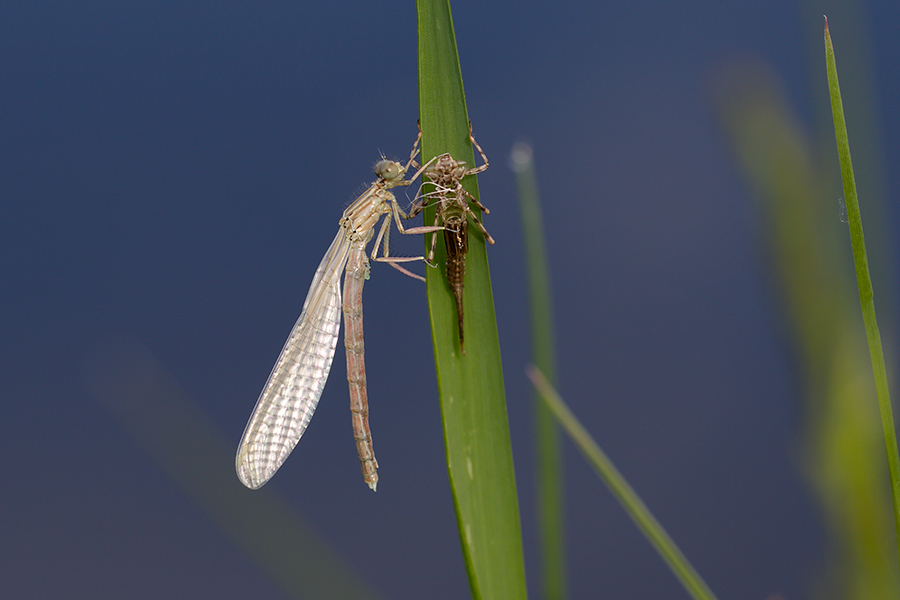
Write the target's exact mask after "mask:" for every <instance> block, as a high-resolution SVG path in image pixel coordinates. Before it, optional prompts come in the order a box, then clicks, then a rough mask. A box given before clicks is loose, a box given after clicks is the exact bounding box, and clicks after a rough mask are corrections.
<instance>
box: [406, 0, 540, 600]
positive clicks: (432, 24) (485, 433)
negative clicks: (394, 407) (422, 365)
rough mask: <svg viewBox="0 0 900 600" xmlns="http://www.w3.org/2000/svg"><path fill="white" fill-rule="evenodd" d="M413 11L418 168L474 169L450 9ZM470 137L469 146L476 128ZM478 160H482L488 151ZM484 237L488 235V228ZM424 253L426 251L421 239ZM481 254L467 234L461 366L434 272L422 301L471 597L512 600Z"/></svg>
mask: <svg viewBox="0 0 900 600" xmlns="http://www.w3.org/2000/svg"><path fill="white" fill-rule="evenodd" d="M416 9H417V22H418V54H419V56H418V58H419V118H420V122H421V126H422V131H423V134H424V137H423V138H422V155H421V158H422V160H423V161H426V160H428V159H430V158H431V157H433V156H435V155H437V154H440V153H443V152H450V153H451V154H452V155H453V157H454V158H456V159H457V160H464V161H466V162H467V163H468V164H470V165H472V164H475V163H474V155H473V151H472V147H471V144H470V143H469V139H468V135H469V124H468V121H469V119H468V117H467V114H466V102H465V94H464V92H463V84H462V75H461V71H460V67H459V57H458V55H457V52H456V38H455V36H454V33H453V20H452V17H451V14H450V5H449V3H448V2H447V1H446V0H443V1H440V0H418V2H417V3H416ZM475 134H476V137H477V135H478V127H477V124H476V127H475ZM482 145H483V146H484V145H485V144H484V143H482ZM488 146H489V145H488ZM486 151H487V152H488V153H490V147H488V148H487V149H486ZM465 186H466V189H467V190H468V191H469V192H470V193H471V194H472V195H473V196H475V197H476V198H477V197H478V186H477V182H476V180H475V177H467V178H466V179H465ZM488 205H490V200H488ZM497 212H498V213H499V212H502V211H500V210H498V211H497ZM433 220H434V210H433V209H431V210H426V212H425V223H426V224H431V223H432V222H433ZM487 227H488V229H490V225H489V224H488V225H487ZM438 241H439V242H440V241H441V240H438ZM425 243H426V248H427V247H428V246H427V244H430V236H426V242H425ZM501 243H502V242H501ZM437 246H438V252H437V254H436V257H435V260H436V262H437V263H438V264H439V265H443V264H444V257H445V251H444V248H443V243H438V244H437ZM484 246H485V243H484V239H483V238H482V236H481V234H480V233H479V232H478V231H477V228H475V227H471V226H470V227H469V254H468V256H467V258H466V282H465V291H464V305H465V312H466V315H465V318H466V355H465V356H460V353H459V342H458V340H457V324H456V309H455V306H454V303H453V298H452V295H451V293H450V289H449V285H448V283H447V279H446V275H445V273H444V270H443V269H442V268H438V269H428V283H427V292H428V304H429V313H430V318H431V330H432V336H433V339H434V359H435V366H436V369H437V383H438V392H439V394H440V400H441V414H442V418H443V425H444V444H445V447H446V452H447V467H448V471H449V475H450V486H451V488H452V491H453V500H454V505H455V508H456V517H457V524H458V527H459V535H460V540H461V542H462V549H463V555H464V558H465V563H466V568H467V570H468V575H469V585H470V587H471V590H472V596H473V597H474V598H484V599H497V600H513V599H516V598H525V597H526V595H527V594H526V588H525V567H524V561H523V555H522V534H521V530H520V525H519V505H518V498H517V495H516V482H515V474H514V472H513V461H512V448H511V446H510V439H509V426H508V421H507V414H506V397H505V392H504V387H503V370H502V366H501V363H500V342H499V338H498V336H497V323H496V319H495V317H494V300H493V296H492V293H491V282H490V274H489V272H488V264H487V255H486V253H485V247H484Z"/></svg>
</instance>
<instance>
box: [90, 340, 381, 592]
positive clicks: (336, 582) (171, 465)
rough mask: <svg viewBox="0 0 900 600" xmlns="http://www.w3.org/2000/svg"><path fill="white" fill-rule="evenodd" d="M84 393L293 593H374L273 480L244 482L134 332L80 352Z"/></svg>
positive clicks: (218, 437)
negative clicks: (253, 485) (255, 485)
mask: <svg viewBox="0 0 900 600" xmlns="http://www.w3.org/2000/svg"><path fill="white" fill-rule="evenodd" d="M84 374H85V381H86V385H87V387H88V389H89V391H90V393H91V395H92V396H93V397H94V398H96V399H97V400H98V401H99V402H101V403H102V404H104V405H105V406H106V407H107V408H108V409H109V410H110V411H111V412H112V413H114V414H115V415H116V416H117V417H118V418H119V420H120V421H121V423H122V425H123V427H124V428H125V429H126V430H127V431H128V432H129V433H130V434H131V436H132V437H133V438H134V440H135V442H136V443H137V444H138V445H139V446H140V447H141V448H143V449H144V450H145V451H146V452H147V453H148V454H149V455H150V456H151V457H152V458H153V459H154V460H155V461H156V462H157V464H158V465H159V466H160V467H161V468H162V469H163V471H165V473H166V474H167V475H168V476H169V477H171V478H172V480H174V481H175V483H177V484H178V486H179V487H181V489H182V490H183V491H184V492H185V493H186V494H187V495H188V496H189V497H190V498H191V499H192V500H193V501H194V502H195V503H196V504H197V505H198V506H199V507H200V508H201V509H202V510H203V511H204V512H205V513H206V514H207V515H208V516H209V518H210V520H212V521H213V523H215V524H216V525H217V526H218V527H219V528H220V529H221V530H222V531H224V532H225V533H226V534H227V535H228V536H230V537H231V538H232V539H233V540H234V541H235V543H236V544H237V545H238V546H239V547H240V548H242V549H243V550H244V552H246V553H247V555H248V556H250V557H251V558H252V559H253V560H254V561H255V562H256V563H257V564H258V565H259V566H260V568H261V569H262V570H263V571H264V572H265V573H266V574H267V575H268V576H269V577H271V578H272V580H273V581H275V582H277V583H278V584H280V585H281V587H282V588H283V589H284V590H285V592H286V593H287V594H288V595H290V596H291V597H293V598H322V599H329V598H333V599H334V600H341V599H345V598H359V599H375V598H377V597H378V596H377V594H375V593H374V592H373V591H372V590H371V589H370V588H368V587H367V586H366V585H365V584H364V583H363V582H362V581H360V579H359V578H358V577H357V576H356V574H355V573H354V572H353V570H352V569H351V568H349V567H348V566H347V565H346V564H345V563H344V562H343V561H342V560H341V559H340V558H339V557H338V556H337V555H336V554H335V553H334V552H333V551H332V549H331V548H329V547H328V546H327V544H325V542H324V541H323V540H321V539H320V538H319V537H318V536H317V535H316V534H315V533H314V532H313V531H312V530H311V529H309V527H308V526H307V525H306V524H305V523H304V522H303V521H302V520H301V519H300V518H299V517H298V516H297V513H296V511H295V510H294V509H292V508H291V507H290V506H289V505H288V503H287V502H285V501H284V499H282V498H281V496H279V495H278V494H277V493H276V490H275V488H273V487H268V486H267V487H266V488H264V489H261V490H257V491H251V490H248V489H246V488H245V487H244V486H243V485H241V483H240V482H239V481H238V479H237V475H235V473H234V446H233V442H231V443H229V442H226V441H225V439H224V436H223V435H222V434H221V432H219V431H218V430H217V429H216V428H215V426H214V425H212V424H211V423H210V422H209V420H208V419H207V418H206V417H205V416H204V415H203V414H202V413H201V412H200V411H199V410H198V409H197V407H196V406H195V405H194V403H193V402H192V401H191V399H190V398H189V397H188V396H187V395H186V394H185V392H184V391H183V390H182V389H181V388H180V387H179V386H178V384H177V383H176V382H174V381H173V380H172V378H171V376H169V375H168V374H167V373H166V372H165V371H164V370H163V368H162V367H161V366H160V365H159V364H158V363H157V362H156V360H155V358H154V357H153V356H152V355H151V354H150V351H149V350H147V348H146V347H145V346H143V345H142V344H141V343H140V342H138V341H137V340H133V339H131V338H111V339H108V340H106V341H105V342H103V343H100V344H97V345H96V347H94V348H92V349H91V350H89V351H88V352H87V353H86V356H85V368H84Z"/></svg>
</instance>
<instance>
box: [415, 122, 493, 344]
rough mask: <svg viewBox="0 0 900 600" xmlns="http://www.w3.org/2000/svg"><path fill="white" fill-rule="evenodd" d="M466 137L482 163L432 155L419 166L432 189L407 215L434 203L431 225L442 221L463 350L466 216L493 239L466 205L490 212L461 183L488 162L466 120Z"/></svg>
mask: <svg viewBox="0 0 900 600" xmlns="http://www.w3.org/2000/svg"><path fill="white" fill-rule="evenodd" d="M469 140H470V141H471V142H472V145H473V146H474V147H475V148H476V149H477V150H478V154H480V155H481V159H482V160H483V161H484V164H483V165H481V166H480V167H473V168H471V169H470V168H468V167H467V166H466V163H465V162H463V161H459V160H456V159H454V158H453V157H452V156H451V155H450V153H449V152H447V153H445V154H441V155H440V156H437V157H435V158H433V159H432V161H431V164H430V165H429V164H426V165H425V166H424V167H423V168H422V169H421V172H422V174H423V176H425V177H428V179H429V181H430V182H431V183H433V184H434V190H432V191H430V192H428V193H425V194H423V195H422V196H421V199H420V200H419V201H418V202H417V203H416V204H415V205H414V206H413V207H412V210H410V212H409V218H412V217H414V216H416V215H417V214H419V213H420V212H421V211H422V210H423V209H424V208H425V207H426V206H428V205H429V204H432V203H434V205H435V209H436V212H435V216H434V225H435V226H437V225H438V223H442V224H443V225H444V243H445V244H446V246H447V266H446V268H447V281H448V282H449V284H450V290H451V291H452V292H453V299H454V300H455V301H456V318H457V323H458V325H459V349H460V352H462V353H463V354H465V353H466V349H465V345H464V342H463V339H464V336H463V285H464V283H465V275H466V254H467V253H468V252H469V235H468V229H469V220H468V217H472V221H473V222H474V223H475V225H476V226H477V227H478V229H479V231H481V234H482V235H483V236H484V239H485V240H486V241H487V242H488V243H489V244H493V243H494V238H492V237H491V235H490V234H489V233H488V232H487V230H486V229H485V228H484V225H482V224H481V221H480V220H479V219H478V216H477V215H476V214H475V213H474V212H473V211H472V208H471V207H470V206H469V200H471V201H472V202H473V203H474V204H475V206H477V207H478V208H479V209H480V210H481V211H482V212H483V213H484V214H486V215H487V214H490V212H491V211H489V210H488V209H487V208H486V207H485V206H484V205H483V204H482V203H481V202H479V201H478V200H477V199H476V198H475V197H474V196H472V194H470V193H469V192H468V191H467V190H466V188H464V187H463V185H462V180H463V178H464V177H467V176H469V175H475V174H477V173H481V172H482V171H485V170H486V169H487V168H488V166H489V163H488V158H487V156H486V155H485V153H484V150H482V149H481V146H479V145H478V142H476V141H475V137H474V136H473V135H472V124H471V123H469ZM437 237H438V236H437V234H435V235H433V236H431V249H430V250H429V252H428V262H429V263H430V262H433V261H434V251H435V245H436V244H437Z"/></svg>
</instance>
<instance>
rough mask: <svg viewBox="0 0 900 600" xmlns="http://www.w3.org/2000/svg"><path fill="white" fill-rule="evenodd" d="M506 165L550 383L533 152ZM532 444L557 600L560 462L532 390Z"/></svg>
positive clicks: (560, 588) (544, 581)
mask: <svg viewBox="0 0 900 600" xmlns="http://www.w3.org/2000/svg"><path fill="white" fill-rule="evenodd" d="M510 163H511V165H512V169H513V171H515V173H516V183H517V187H518V190H519V208H520V210H521V211H522V237H523V238H524V240H525V266H526V271H527V273H528V290H529V291H528V298H529V303H530V305H531V336H532V340H531V343H532V347H533V349H532V354H533V358H534V364H535V365H536V366H537V368H538V369H540V370H541V372H542V373H544V374H545V376H546V377H547V380H548V381H549V382H550V384H551V385H553V386H555V385H556V345H555V344H554V342H553V340H554V335H553V309H552V302H551V298H550V290H551V289H552V288H551V286H550V270H549V268H548V267H547V251H546V247H545V243H544V225H543V222H542V219H541V202H540V196H539V194H538V186H537V177H536V176H535V172H534V155H533V152H532V150H531V146H529V145H528V144H524V143H519V144H516V145H515V146H514V147H513V151H512V155H511V156H510ZM535 446H536V455H537V492H538V506H537V521H538V531H539V533H540V545H541V575H542V578H541V589H542V591H543V597H544V598H545V599H546V600H562V599H563V598H566V597H567V595H568V594H567V592H566V552H565V546H566V540H565V518H564V513H563V506H564V503H563V461H562V451H561V449H560V439H559V428H558V426H557V424H556V419H555V418H554V417H553V413H552V412H551V411H550V409H549V408H548V407H547V405H546V404H545V403H544V402H541V399H540V395H538V394H535Z"/></svg>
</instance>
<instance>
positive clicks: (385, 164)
mask: <svg viewBox="0 0 900 600" xmlns="http://www.w3.org/2000/svg"><path fill="white" fill-rule="evenodd" d="M405 174H406V171H405V170H404V169H403V165H401V164H400V163H398V162H396V161H393V160H387V159H383V160H379V161H378V162H377V163H375V175H377V176H378V177H379V178H381V179H384V180H385V181H394V180H395V179H401V178H402V177H403V176H404V175H405Z"/></svg>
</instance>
